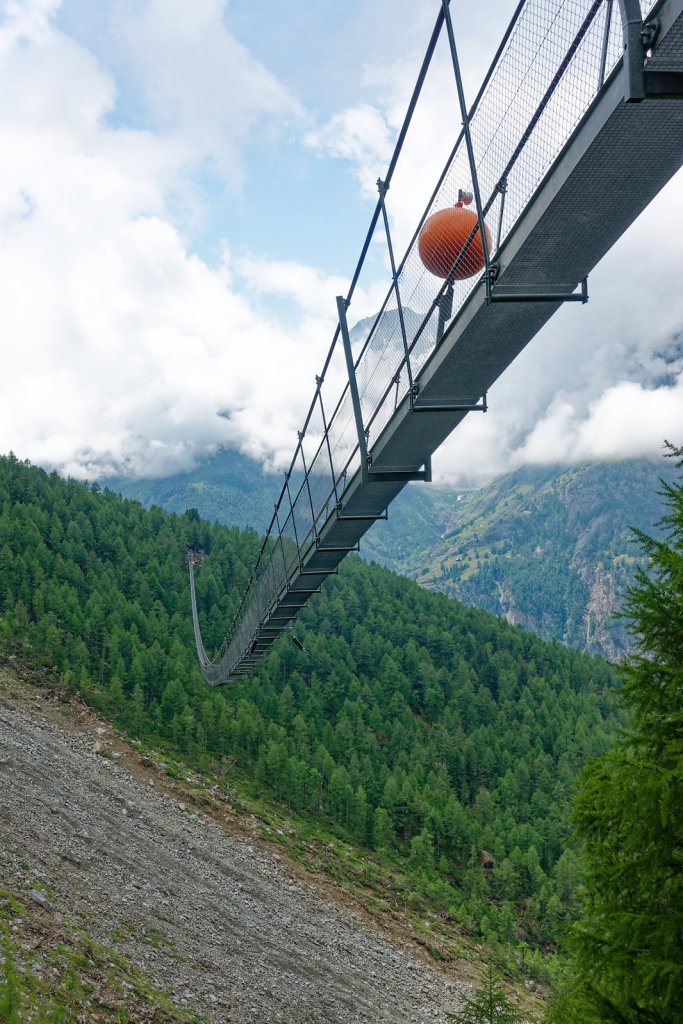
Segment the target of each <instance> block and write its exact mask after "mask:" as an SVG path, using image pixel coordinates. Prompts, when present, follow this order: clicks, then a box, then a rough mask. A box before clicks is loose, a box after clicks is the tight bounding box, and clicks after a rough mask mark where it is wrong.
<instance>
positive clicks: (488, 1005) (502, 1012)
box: [446, 964, 532, 1024]
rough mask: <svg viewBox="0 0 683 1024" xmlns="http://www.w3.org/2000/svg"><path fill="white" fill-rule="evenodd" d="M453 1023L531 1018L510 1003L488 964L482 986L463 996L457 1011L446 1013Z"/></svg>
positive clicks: (496, 1023) (527, 1022) (511, 1023)
mask: <svg viewBox="0 0 683 1024" xmlns="http://www.w3.org/2000/svg"><path fill="white" fill-rule="evenodd" d="M446 1016H447V1017H448V1019H449V1020H452V1021H454V1022H455V1024H531V1020H532V1018H531V1017H529V1014H528V1013H523V1012H522V1010H520V1009H519V1008H518V1007H517V1006H515V1005H514V1003H512V1002H511V1001H510V999H509V997H508V995H507V993H506V991H505V989H504V988H503V986H502V985H501V983H500V980H499V979H498V978H497V977H496V975H495V973H494V971H493V967H492V966H491V964H489V967H488V971H487V973H486V978H485V980H484V984H483V985H482V987H481V988H480V989H479V990H478V991H477V992H476V993H475V995H474V996H473V997H472V999H468V998H467V997H465V999H464V1005H463V1008H462V1010H461V1011H460V1012H459V1013H447V1014H446Z"/></svg>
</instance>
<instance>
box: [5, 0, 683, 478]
mask: <svg viewBox="0 0 683 1024" xmlns="http://www.w3.org/2000/svg"><path fill="white" fill-rule="evenodd" d="M513 7H514V3H513V2H512V0H482V2H481V3H479V4H477V5H471V7H470V8H469V10H468V16H467V19H466V21H465V22H464V23H463V24H457V23H456V27H457V30H458V39H459V47H460V52H461V59H462V62H463V70H464V75H465V87H466V90H467V94H468V97H469V98H472V97H473V96H474V94H475V92H476V89H477V87H478V84H479V81H480V79H481V76H482V74H483V72H484V71H485V69H486V67H487V66H488V63H489V61H490V59H491V57H492V55H493V52H494V50H495V48H496V46H497V44H498V41H499V39H500V36H501V35H502V33H503V31H504V29H505V26H506V24H507V21H508V19H509V16H510V14H511V12H512V9H513ZM437 10H438V3H437V2H436V0H347V2H346V3H345V4H343V5H340V4H338V3H332V0H316V2H315V3H312V2H311V0H263V2H262V3H260V4H255V3H253V0H97V2H96V3H94V2H93V0H0V97H2V98H1V100H0V133H1V136H2V146H1V147H0V152H1V153H2V157H1V158H0V219H1V221H2V231H1V232H0V270H1V279H2V283H3V294H2V302H0V333H1V336H2V345H3V358H2V374H1V375H0V389H1V391H2V396H1V400H0V451H1V452H8V451H9V450H10V449H11V450H13V451H14V452H15V453H16V455H17V456H18V457H20V458H22V459H23V458H28V459H30V460H31V461H32V462H35V463H38V464H41V465H45V466H48V467H55V468H57V469H58V470H59V471H60V472H63V473H68V474H71V475H74V476H77V477H87V478H88V479H95V478H101V477H103V476H106V475H107V474H108V473H109V474H111V473H115V474H121V473H123V474H131V475H162V474H164V475H165V474H167V473H170V472H175V471H178V470H182V469H187V468H191V467H192V466H193V465H194V464H196V462H197V461H198V460H201V459H202V458H203V457H205V456H206V455H207V454H209V453H211V452H212V451H215V450H216V449H217V448H218V447H220V446H229V447H234V448H237V449H239V450H241V451H243V452H245V453H247V454H249V455H251V456H253V457H256V458H258V459H259V460H261V461H262V462H263V463H264V464H266V465H268V466H275V465H282V464H283V463H284V462H285V461H288V457H289V456H290V454H291V451H292V450H293V445H294V443H295V439H296V429H297V427H299V426H300V425H301V422H302V419H303V417H304V415H305V412H306V409H307V407H308V403H309V401H310V399H311V397H312V392H313V386H314V375H315V374H316V373H318V372H320V369H321V366H322V362H323V359H324V357H325V354H326V351H327V348H328V346H329V342H330V339H331V336H332V331H333V329H334V323H335V319H334V318H335V303H334V297H335V295H337V294H340V293H345V292H346V291H347V289H348V285H349V281H350V276H351V274H352V272H353V269H354V267H355V263H356V259H357V256H358V253H359V250H360V246H361V244H362V242H363V239H364V237H365V232H366V230H367V225H368V222H369V219H370V216H371V214H372V211H373V209H374V204H375V199H376V192H375V189H374V182H375V180H376V179H377V177H378V176H384V173H385V171H386V167H387V163H388V160H389V158H390V155H391V151H392V148H393V143H394V141H395V138H396V134H397V131H398V127H399V125H400V123H401V121H402V118H403V114H404V111H405V108H406V104H407V101H408V97H409V95H410V91H411V89H412V86H413V83H414V79H415V76H416V73H417V68H418V67H419V63H420V61H421V58H422V54H423V52H424V49H425V46H426V43H427V40H428V38H429V35H430V32H431V28H432V25H433V23H434V19H435V17H436V13H437ZM442 56H443V57H445V55H439V57H438V58H437V61H436V63H435V66H434V71H433V74H432V77H431V79H430V82H429V83H428V88H427V91H426V94H425V106H424V109H423V111H422V114H421V118H422V120H421V121H420V122H419V124H418V126H417V128H416V131H418V132H421V133H422V134H421V135H420V136H419V137H418V140H417V141H418V145H416V146H414V147H413V151H412V152H413V157H412V159H413V161H414V162H413V165H412V166H413V172H414V173H413V179H411V185H412V183H413V181H414V187H411V189H410V190H409V192H410V196H411V198H412V199H414V204H415V206H414V209H413V207H411V203H410V202H408V201H406V202H405V203H404V204H403V206H401V205H400V204H397V205H396V207H395V209H394V229H395V231H396V238H397V239H398V240H399V241H401V240H403V239H405V238H407V237H408V236H409V234H410V231H411V229H412V226H413V223H412V218H413V217H414V216H415V210H417V209H418V208H419V209H421V208H422V206H423V205H424V202H425V201H426V199H427V196H428V193H429V191H430V190H431V186H432V184H433V182H434V181H435V179H436V177H437V175H438V173H439V171H440V169H441V163H442V160H443V156H444V155H445V153H446V152H447V151H448V149H450V146H451V144H452V141H453V138H454V135H455V133H456V132H457V130H458V127H459V124H458V118H457V117H453V119H452V124H449V123H448V117H446V116H445V113H444V111H445V108H444V101H443V96H444V91H445V90H444V88H443V82H444V81H445V77H444V76H446V75H452V71H451V70H450V68H449V67H448V65H447V62H446V61H445V60H443V59H442ZM417 156H419V159H417ZM681 223H683V179H682V178H681V176H680V175H679V176H678V178H676V179H674V181H673V182H671V183H670V185H669V186H668V187H667V188H666V189H665V191H664V192H663V193H661V194H660V196H659V197H658V198H657V199H656V200H655V202H654V203H653V204H652V205H651V207H650V208H649V209H648V210H647V211H646V212H645V213H644V215H643V216H642V217H641V218H640V220H639V221H638V222H637V223H636V224H635V225H634V226H633V227H632V228H631V230H630V231H629V233H628V234H627V235H626V236H624V238H623V239H622V240H621V241H620V243H619V244H618V245H617V246H616V247H615V248H614V249H613V250H612V252H611V253H610V254H608V256H607V257H606V258H605V260H604V261H603V263H602V264H601V265H600V266H599V267H598V268H597V270H596V271H595V272H594V274H593V275H592V276H591V279H590V294H591V300H590V302H589V304H588V306H586V307H583V306H574V305H572V306H567V307H566V308H565V309H563V310H562V311H561V312H560V313H559V314H558V315H557V316H556V317H555V318H554V319H553V320H552V321H551V323H550V324H549V325H548V326H547V327H546V328H545V329H544V330H543V332H541V333H540V334H539V335H538V336H537V337H536V338H535V339H534V340H533V341H532V342H531V344H530V345H529V346H528V347H527V349H526V350H525V352H524V353H523V354H522V356H521V357H520V358H519V360H518V361H517V363H516V364H514V365H513V367H511V369H510V370H509V371H508V373H507V374H506V375H505V376H504V377H503V378H502V379H501V380H500V381H499V382H498V384H497V385H496V386H495V388H494V389H492V391H491V393H490V396H489V397H490V402H491V411H490V412H489V413H488V414H487V416H485V417H482V416H477V417H474V416H471V417H469V419H468V421H466V422H465V424H464V425H463V426H462V427H461V428H460V429H459V430H458V431H456V433H455V435H454V436H453V437H452V438H451V439H450V440H449V442H447V444H446V445H445V446H444V448H443V450H442V451H441V452H440V453H439V456H438V458H437V460H436V463H435V465H436V467H437V469H438V472H439V475H440V476H441V478H442V479H451V480H459V481H463V480H471V479H475V478H484V477H487V476H490V475H492V474H493V473H495V472H498V471H503V470H506V469H509V468H512V467H514V466H518V465H520V464H522V463H524V462H543V461H555V460H559V461H565V460H567V461H572V460H582V459H590V458H595V457H615V456H620V455H635V454H647V453H651V454H656V453H657V452H658V451H659V450H660V448H661V443H662V439H663V438H664V437H668V438H670V439H671V440H672V441H674V442H678V443H683V334H682V333H681V332H682V330H683V289H681V288H680V287H679V286H678V282H677V278H678V277H679V276H680V268H681V266H683V232H681V230H680V226H681ZM368 266H369V270H368V274H367V275H366V278H364V280H363V282H361V288H360V290H359V293H358V294H357V298H356V299H355V300H354V303H353V307H352V312H353V318H354V319H360V318H361V317H363V316H367V315H369V314H370V313H372V312H373V311H374V310H375V309H376V308H377V305H378V302H379V301H380V299H381V297H382V296H383V294H384V291H385V289H386V266H385V260H384V259H383V258H382V257H381V255H380V254H378V253H377V252H375V251H374V250H373V252H371V256H370V261H369V264H368Z"/></svg>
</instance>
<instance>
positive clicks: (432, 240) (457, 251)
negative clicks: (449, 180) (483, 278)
mask: <svg viewBox="0 0 683 1024" xmlns="http://www.w3.org/2000/svg"><path fill="white" fill-rule="evenodd" d="M475 228H476V232H475V234H474V235H473V236H472V239H471V241H470V243H469V245H468V244H467V240H468V238H469V237H470V235H471V234H472V231H473V229H475ZM484 230H485V231H486V241H487V243H488V247H489V251H490V250H491V234H490V232H489V229H488V228H487V227H486V226H485V225H484ZM417 248H418V252H419V254H420V259H421V260H422V262H423V263H424V265H425V267H426V268H427V270H428V271H429V272H430V274H434V275H435V276H436V277H448V276H449V274H450V275H451V279H452V280H453V281H464V280H465V279H466V278H468V277H472V275H473V274H476V273H478V272H479V271H480V270H481V269H482V267H483V266H484V263H485V260H484V250H483V247H482V244H481V234H480V232H479V225H478V222H477V215H476V213H475V212H474V210H465V209H464V207H463V205H462V203H457V204H456V205H455V206H450V207H448V208H447V209H445V210H437V212H436V213H433V214H432V215H431V217H428V218H427V220H426V221H425V222H424V224H423V225H422V230H421V231H420V237H419V238H418V240H417ZM458 257H461V258H460V259H458ZM456 260H457V261H458V265H457V267H456V268H455V270H454V271H453V266H454V264H455V262H456ZM451 271H453V273H452V274H451Z"/></svg>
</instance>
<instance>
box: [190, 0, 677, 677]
mask: <svg viewBox="0 0 683 1024" xmlns="http://www.w3.org/2000/svg"><path fill="white" fill-rule="evenodd" d="M658 14H659V17H660V19H661V29H660V34H659V38H658V40H657V46H656V49H655V51H654V53H653V56H652V58H651V61H650V65H649V66H650V67H653V68H656V67H657V66H665V67H675V68H679V69H681V68H683V3H682V0H669V2H665V3H662V4H661V5H660V7H659V10H658ZM682 163H683V102H681V101H680V100H678V99H661V98H657V99H648V98H646V99H645V100H644V101H643V102H640V103H625V102H624V84H623V77H622V72H621V67H620V66H617V68H615V70H614V71H613V73H612V75H611V76H610V78H609V79H608V80H607V82H606V84H605V85H604V87H603V88H602V89H601V91H600V92H599V93H598V95H597V97H596V99H595V100H594V102H593V103H592V105H591V107H590V108H589V109H588V111H587V113H586V114H585V116H584V117H583V120H582V121H581V123H580V124H579V126H578V128H576V130H575V131H574V132H573V134H572V136H571V138H570V139H569V141H568V142H567V144H566V145H565V146H564V148H563V150H562V152H561V153H560V155H559V157H558V158H557V159H556V161H555V162H554V164H553V166H552V167H551V169H550V171H549V172H548V173H547V174H546V176H545V178H544V180H543V181H542V182H541V184H540V186H539V187H538V188H537V190H536V192H535V194H534V195H533V197H532V199H531V201H530V202H529V203H528V204H527V206H526V208H525V210H524V212H523V214H522V216H521V217H520V218H519V219H518V221H517V223H516V225H515V227H514V228H513V230H512V231H511V232H510V234H509V235H508V237H507V238H506V239H505V241H504V243H503V245H502V246H501V248H500V249H499V251H498V253H497V254H496V261H497V263H498V264H499V267H500V272H499V276H498V278H497V281H496V284H495V294H496V295H497V296H500V295H504V294H505V293H506V291H508V292H509V291H513V290H516V291H524V292H526V293H531V294H539V293H547V292H551V293H558V292H560V293H563V294H565V293H568V292H571V291H573V290H574V289H575V288H577V287H578V286H579V283H580V282H581V281H582V280H583V279H584V278H585V277H586V276H587V275H588V274H589V272H590V271H591V270H592V269H593V268H594V267H595V265H596V264H597V263H598V262H599V260H600V259H601V258H602V257H603V256H604V255H605V253H606V252H607V251H608V250H609V249H610V248H611V246H612V245H613V244H614V242H615V241H616V240H617V239H618V238H619V237H620V236H621V235H622V234H623V232H624V231H625V230H626V229H627V228H628V227H629V225H630V224H631V223H632V222H633V221H634V220H635V219H636V217H638V215H639V214H640V213H641V212H642V211H643V210H644V209H645V207H646V206H647V205H648V203H649V202H650V200H651V199H652V198H653V197H654V196H655V195H656V194H657V192H658V191H659V190H660V189H661V188H662V187H663V186H664V185H665V184H666V182H667V181H669V179H670V178H671V177H672V176H673V175H674V174H675V173H676V171H677V170H678V169H679V167H680V166H681V164H682ZM559 305H560V303H559V302H551V301H542V302H534V301H522V302H499V301H496V302H493V303H491V304H487V302H486V291H485V285H484V283H483V281H482V282H480V283H479V284H478V285H477V287H476V288H475V289H474V290H473V291H472V292H471V294H470V296H469V298H468V299H467V300H466V302H465V303H464V305H463V306H462V308H461V309H460V311H459V312H458V314H457V315H456V317H455V318H454V319H453V321H452V322H451V324H450V326H449V327H448V329H447V330H446V332H445V334H444V336H443V339H442V340H441V342H440V344H439V345H438V346H437V347H436V348H435V349H434V351H433V352H432V353H431V355H430V357H429V358H428V360H427V361H426V363H425V364H424V366H423V367H422V369H421V371H420V372H419V374H418V375H417V376H416V378H415V384H416V385H417V395H416V397H415V398H414V401H411V398H410V396H409V395H407V396H406V397H405V398H404V399H403V401H402V402H401V403H400V404H399V406H398V408H397V409H396V411H395V412H394V414H393V416H392V417H391V418H390V420H389V422H388V423H387V425H386V426H385V427H384V429H383V430H382V432H381V433H380V435H379V436H378V437H377V438H376V440H374V443H373V444H372V445H371V446H370V448H369V455H370V457H371V465H370V472H369V474H368V475H367V478H366V476H365V475H364V474H361V472H360V470H358V471H356V473H355V475H353V477H352V478H351V479H350V480H349V482H348V484H347V486H346V488H345V490H344V492H343V494H342V495H341V500H340V503H339V507H338V508H336V509H334V510H333V511H332V512H331V514H329V516H328V517H327V519H326V521H325V522H324V525H322V527H321V528H320V529H319V530H318V535H317V537H316V538H315V539H314V540H313V542H312V543H311V544H310V546H309V547H308V550H307V551H306V552H305V553H304V554H303V556H302V558H301V561H300V564H299V566H298V568H297V569H296V570H295V571H294V572H293V573H292V574H291V576H290V577H289V580H288V582H287V583H286V585H284V586H283V587H282V589H281V590H280V592H279V593H278V594H277V595H276V596H275V598H274V599H273V600H272V601H271V602H269V606H268V607H266V608H258V607H252V608H251V609H250V610H248V612H247V615H246V616H245V619H244V621H243V622H242V624H241V626H239V627H238V629H237V631H236V633H235V635H234V637H233V639H232V642H231V643H230V646H229V647H228V649H227V651H226V652H225V654H224V655H223V657H222V658H221V659H220V661H217V662H216V663H215V664H207V665H202V671H203V673H204V676H205V678H206V679H207V682H209V683H214V684H215V683H216V682H223V681H227V680H228V679H230V678H234V677H235V676H237V675H239V674H240V673H241V672H243V671H245V670H246V669H247V668H248V667H249V666H250V665H251V664H253V662H254V661H255V660H256V659H257V658H258V657H260V656H261V655H262V654H263V653H264V652H265V651H266V650H267V649H268V647H269V646H270V644H271V643H272V642H273V641H274V639H275V638H276V637H277V636H278V634H279V632H280V631H281V630H282V628H283V627H284V626H285V624H286V623H287V622H288V621H289V620H291V619H293V618H294V617H295V616H296V614H297V612H298V611H299V609H300V608H301V607H302V606H303V605H304V604H305V602H306V601H307V599H308V597H309V596H310V593H311V592H313V591H315V589H316V588H317V587H318V586H319V585H320V584H322V582H323V581H324V579H325V578H326V576H327V575H328V574H329V573H330V572H333V571H334V570H335V569H336V567H337V565H338V564H339V562H341V560H342V559H343V557H344V556H345V554H346V553H347V551H348V550H350V549H353V548H354V546H355V545H356V544H357V543H358V541H359V540H360V538H361V537H362V536H363V534H364V533H365V532H366V531H367V530H368V529H369V527H370V526H371V525H372V524H373V522H374V521H375V520H376V519H377V518H378V517H380V516H381V515H382V513H384V511H385V510H386V509H387V508H388V506H389V504H390V503H391V501H392V500H393V499H394V498H395V497H396V495H397V494H398V493H399V492H400V491H401V490H402V488H403V487H404V486H405V483H406V481H407V475H408V474H412V473H415V472H416V471H419V470H421V469H422V468H423V467H425V466H427V465H428V464H429V460H430V457H431V455H432V453H433V452H434V451H435V450H436V449H437V448H438V447H439V445H440V444H441V443H442V442H443V441H444V439H445V438H446V437H448V435H449V434H450V433H451V432H452V431H453V430H454V428H455V427H457V426H458V424H459V423H460V422H461V421H462V420H463V418H464V416H465V415H467V413H466V412H464V411H462V410H459V411H457V410H456V411H447V410H444V407H447V406H449V405H458V404H465V405H474V404H476V403H477V402H480V401H481V398H482V396H484V395H485V394H486V392H487V391H488V390H489V388H490V387H491V385H492V384H493V383H494V381H496V380H497V379H498V377H499V376H500V375H501V374H502V373H503V371H504V370H505V369H506V367H507V366H509V364H510V363H511V362H512V360H513V359H514V358H515V357H516V356H517V355H518V354H519V352H520V351H521V350H522V349H523V348H524V346H525V345H526V344H527V343H528V342H529V341H530V340H531V338H533V337H534V335H535V334H536V333H537V332H538V331H539V330H540V328H541V327H543V325H544V324H545V323H546V322H547V321H548V319H549V318H550V317H551V316H552V315H553V314H554V313H555V311H556V310H557V309H558V308H559ZM427 406H440V407H441V411H426V407H427ZM382 472H384V473H391V474H392V477H391V478H390V479H377V478H376V479H373V474H375V473H382ZM401 474H406V477H405V478H403V479H401V478H400V475H401ZM397 477H399V478H397ZM190 571H191V572H192V567H191V566H190ZM255 603H256V602H252V605H254V604H255ZM249 611H250V612H251V614H249ZM195 629H196V632H197V637H198V650H200V658H202V659H203V660H205V661H206V660H207V659H206V657H205V656H204V655H203V650H204V649H203V646H202V647H201V648H200V645H201V637H200V635H199V627H198V623H197V621H196V619H195Z"/></svg>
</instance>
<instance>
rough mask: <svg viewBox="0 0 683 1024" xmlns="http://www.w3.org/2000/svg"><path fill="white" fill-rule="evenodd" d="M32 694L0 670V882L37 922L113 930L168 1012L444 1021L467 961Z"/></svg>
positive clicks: (298, 1021)
mask: <svg viewBox="0 0 683 1024" xmlns="http://www.w3.org/2000/svg"><path fill="white" fill-rule="evenodd" d="M41 692H42V693H43V694H44V691H38V690H35V689H31V688H30V687H27V686H26V685H25V684H23V683H20V682H19V681H18V680H17V678H16V677H15V676H14V675H13V674H11V673H7V672H4V671H2V672H0V885H5V886H7V887H14V888H15V889H16V888H17V887H21V888H23V889H30V887H31V886H32V885H35V884H37V883H40V885H42V886H43V888H44V890H45V891H46V892H48V894H49V902H48V906H46V907H45V908H44V911H43V912H44V913H45V914H48V915H53V916H54V917H55V918H56V919H57V921H61V920H64V919H68V920H75V921H77V922H78V921H80V922H82V923H83V924H84V926H87V928H88V929H89V931H90V932H91V933H92V934H93V935H95V936H96V937H97V938H98V939H99V940H100V941H102V942H111V936H112V934H113V933H114V931H115V930H116V934H117V938H118V940H119V942H120V943H121V944H120V945H118V946H117V949H119V950H120V951H121V952H122V953H123V955H124V956H126V957H127V958H128V959H129V960H130V961H131V962H132V963H134V964H135V965H136V966H138V967H139V968H140V969H141V970H142V971H143V972H144V973H145V974H146V976H147V977H148V978H149V979H154V980H155V982H156V983H158V984H159V985H160V986H161V987H162V988H163V989H164V990H166V991H167V992H169V993H171V995H172V998H173V1001H174V1002H175V1003H176V1005H178V1006H181V1007H184V1008H187V1009H188V1010H189V1009H192V1010H193V1011H194V1012H196V1013H197V1014H200V1015H202V1016H205V1017H206V1018H207V1019H208V1020H210V1021H215V1022H217V1024H218V1022H223V1021H232V1022H243V1024H247V1022H248V1024H257V1022H259V1024H260V1022H263V1024H266V1022H275V1021H282V1022H285V1021H286V1022H288V1024H304V1022H306V1024H309V1022H330V1024H361V1022H369V1024H382V1022H392V1024H421V1022H427V1021H429V1022H436V1024H446V1021H447V1020H448V1017H447V1016H446V1014H447V1013H454V1012H455V1011H456V1010H457V1008H458V1005H459V996H460V993H462V992H463V991H466V990H470V989H469V985H468V984H467V982H468V981H469V980H471V977H470V975H469V974H468V973H467V969H466V967H465V965H463V966H462V968H461V969H459V968H458V966H457V965H450V966H448V967H446V968H445V969H443V970H442V969H440V968H438V967H434V966H430V965H429V964H427V963H426V962H425V961H424V960H423V959H421V958H420V956H419V955H418V952H417V949H412V948H411V947H410V945H409V944H401V943H399V942H398V941H397V940H396V938H395V937H391V936H390V935H388V934H387V935H384V934H382V933H380V932H379V931H377V930H375V929H374V928H373V927H372V926H370V925H369V924H368V923H366V922H364V921H363V919H362V917H361V916H360V914H357V913H354V912H353V910H352V909H350V908H349V907H347V906H344V905H343V904H342V903H341V902H336V901H334V899H332V898H331V897H330V887H329V886H326V887H325V888H324V889H322V888H320V887H316V886H315V884H312V883H309V882H307V881H306V880H302V879H301V878H300V877H297V875H296V874H295V873H294V872H293V871H292V869H291V868H290V867H289V865H288V864H287V862H286V861H285V860H284V859H283V858H282V857H280V856H278V855H277V854H273V852H272V851H270V850H269V849H268V848H267V847H265V846H262V845H260V844H259V841H258V840H254V839H250V838H248V837H245V836H244V835H239V834H235V830H234V829H231V828H230V827H229V826H228V824H226V822H221V821H219V820H214V819H213V818H210V817H207V816H206V815H205V814H204V813H199V814H198V813H195V812H194V809H193V808H192V807H191V806H189V805H188V806H187V807H186V806H185V805H184V803H183V801H187V797H186V796H183V795H182V794H180V795H179V794H178V793H176V792H175V791H174V789H173V783H172V782H171V783H169V782H168V780H166V779H164V778H162V777H160V776H159V775H158V774H156V775H155V773H154V771H153V770H152V769H151V768H145V766H144V765H142V766H140V765H138V764H137V762H136V757H135V755H134V753H133V752H132V751H131V749H130V748H129V747H127V745H126V744H125V743H124V742H123V741H122V740H121V739H120V737H118V736H116V734H114V733H113V731H112V730H111V729H110V728H108V727H107V726H106V725H105V723H101V722H98V721H97V720H96V719H95V718H94V716H92V715H91V714H90V713H89V712H87V711H86V710H85V709H81V710H80V711H79V712H76V711H75V710H74V709H72V708H67V709H66V710H65V709H63V708H62V707H61V706H60V705H59V704H57V703H56V702H55V701H53V700H52V699H50V698H48V697H46V696H44V695H43V696H40V694H41ZM112 751H113V752H114V755H115V756H114V757H103V756H102V753H103V752H104V753H107V752H112ZM150 778H152V783H153V784H150ZM150 936H153V937H154V942H152V941H150Z"/></svg>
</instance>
